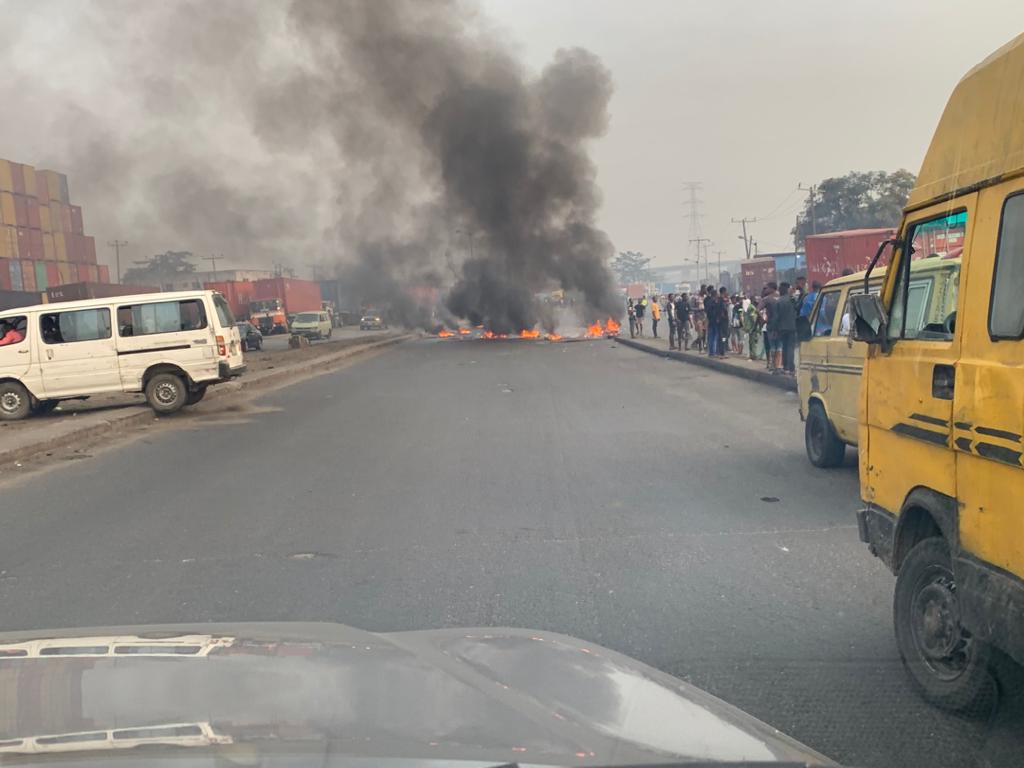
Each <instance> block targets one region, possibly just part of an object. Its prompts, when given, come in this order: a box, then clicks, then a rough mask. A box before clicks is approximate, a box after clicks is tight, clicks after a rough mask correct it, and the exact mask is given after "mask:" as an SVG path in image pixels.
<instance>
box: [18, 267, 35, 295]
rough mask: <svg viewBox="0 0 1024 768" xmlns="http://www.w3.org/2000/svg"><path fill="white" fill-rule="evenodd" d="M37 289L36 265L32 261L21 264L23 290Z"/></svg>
mask: <svg viewBox="0 0 1024 768" xmlns="http://www.w3.org/2000/svg"><path fill="white" fill-rule="evenodd" d="M35 289H36V265H35V263H34V262H31V261H22V262H21V290H23V291H34V290H35Z"/></svg>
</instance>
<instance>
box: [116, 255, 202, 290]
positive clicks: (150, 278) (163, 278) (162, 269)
mask: <svg viewBox="0 0 1024 768" xmlns="http://www.w3.org/2000/svg"><path fill="white" fill-rule="evenodd" d="M191 258H192V252H191V251H167V253H158V254H156V255H155V256H150V257H149V258H148V259H146V260H145V261H137V262H135V263H136V265H137V266H134V267H132V268H131V269H127V270H125V273H124V275H123V276H122V281H123V282H125V283H135V284H136V285H157V286H160V287H163V285H164V284H165V283H171V282H173V281H175V280H176V279H177V278H178V277H180V276H181V275H184V274H188V273H189V272H195V271H196V265H195V264H193V263H192V262H191V261H190V259H191Z"/></svg>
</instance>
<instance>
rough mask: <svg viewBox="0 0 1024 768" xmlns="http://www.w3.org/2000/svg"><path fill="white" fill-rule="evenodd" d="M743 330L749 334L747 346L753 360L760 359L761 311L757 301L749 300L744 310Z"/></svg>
mask: <svg viewBox="0 0 1024 768" xmlns="http://www.w3.org/2000/svg"><path fill="white" fill-rule="evenodd" d="M743 330H744V331H745V332H746V334H747V346H748V352H749V353H750V359H751V360H758V359H760V357H761V352H762V349H761V335H762V326H761V313H760V311H759V310H758V308H757V302H754V301H748V302H747V306H746V307H745V308H744V310H743Z"/></svg>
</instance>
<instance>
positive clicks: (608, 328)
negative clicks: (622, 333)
mask: <svg viewBox="0 0 1024 768" xmlns="http://www.w3.org/2000/svg"><path fill="white" fill-rule="evenodd" d="M621 327H622V326H621V325H619V324H618V323H617V322H615V321H614V320H612V319H611V318H610V317H609V318H608V322H606V323H605V324H604V332H605V333H609V334H616V333H618V332H619V329H620V328H621Z"/></svg>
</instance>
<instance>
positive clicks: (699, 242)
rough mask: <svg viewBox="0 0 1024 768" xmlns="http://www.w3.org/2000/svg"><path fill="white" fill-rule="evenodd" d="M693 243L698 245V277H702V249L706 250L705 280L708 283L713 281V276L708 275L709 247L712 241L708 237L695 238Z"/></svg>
mask: <svg viewBox="0 0 1024 768" xmlns="http://www.w3.org/2000/svg"><path fill="white" fill-rule="evenodd" d="M690 242H691V243H696V244H697V275H698V276H699V275H700V249H701V248H702V247H703V248H704V280H705V282H708V281H710V280H711V276H710V275H709V274H708V272H709V268H708V245H710V244H711V239H710V238H708V237H695V238H693V239H692V240H690Z"/></svg>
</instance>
